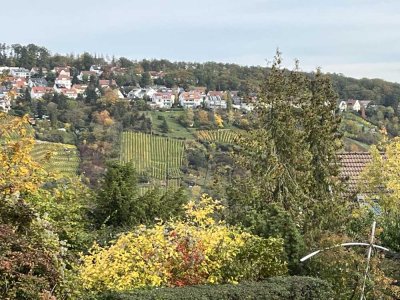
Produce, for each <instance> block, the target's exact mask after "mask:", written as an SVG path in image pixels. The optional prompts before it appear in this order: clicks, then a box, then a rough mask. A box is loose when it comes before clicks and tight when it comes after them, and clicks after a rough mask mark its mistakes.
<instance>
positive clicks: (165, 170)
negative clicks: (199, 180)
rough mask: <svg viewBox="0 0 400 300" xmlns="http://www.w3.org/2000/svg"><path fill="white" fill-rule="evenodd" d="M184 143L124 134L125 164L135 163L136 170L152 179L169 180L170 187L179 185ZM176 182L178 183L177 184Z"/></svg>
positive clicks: (142, 134)
mask: <svg viewBox="0 0 400 300" xmlns="http://www.w3.org/2000/svg"><path fill="white" fill-rule="evenodd" d="M184 146H185V144H184V142H183V141H180V140H175V139H170V138H165V137H159V136H154V135H150V134H145V133H138V132H124V133H122V140H121V156H120V160H121V162H123V163H128V162H133V164H134V166H135V168H136V170H137V171H138V172H141V173H146V174H147V175H149V176H150V177H152V178H155V179H159V180H162V181H164V182H166V181H167V179H168V185H169V186H174V185H179V178H180V177H181V171H180V167H181V166H182V162H183V154H184ZM175 181H176V182H175Z"/></svg>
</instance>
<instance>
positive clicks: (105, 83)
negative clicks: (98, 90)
mask: <svg viewBox="0 0 400 300" xmlns="http://www.w3.org/2000/svg"><path fill="white" fill-rule="evenodd" d="M99 84H100V85H110V80H108V79H100V80H99ZM116 84H117V83H116V82H115V80H114V79H113V80H112V81H111V85H116Z"/></svg>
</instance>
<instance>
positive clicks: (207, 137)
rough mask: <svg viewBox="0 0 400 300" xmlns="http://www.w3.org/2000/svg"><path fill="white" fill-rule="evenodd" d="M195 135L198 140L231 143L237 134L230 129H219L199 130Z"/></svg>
mask: <svg viewBox="0 0 400 300" xmlns="http://www.w3.org/2000/svg"><path fill="white" fill-rule="evenodd" d="M196 136H197V138H198V139H199V140H200V141H207V142H217V143H225V144H232V143H234V142H235V139H236V138H237V136H238V134H237V132H236V131H234V130H231V129H219V130H199V131H197V132H196Z"/></svg>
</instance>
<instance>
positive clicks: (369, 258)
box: [360, 221, 376, 300]
mask: <svg viewBox="0 0 400 300" xmlns="http://www.w3.org/2000/svg"><path fill="white" fill-rule="evenodd" d="M375 227H376V222H375V221H374V222H373V223H372V231H371V241H370V243H369V247H368V257H367V266H366V268H365V273H364V281H363V286H362V290H361V298H360V300H364V299H365V296H364V292H365V285H366V283H367V277H368V271H369V263H370V261H371V255H372V248H373V244H374V238H375Z"/></svg>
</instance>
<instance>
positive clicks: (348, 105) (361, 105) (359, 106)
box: [339, 99, 371, 112]
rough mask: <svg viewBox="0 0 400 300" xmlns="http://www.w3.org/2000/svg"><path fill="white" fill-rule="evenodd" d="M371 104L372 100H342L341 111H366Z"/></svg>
mask: <svg viewBox="0 0 400 300" xmlns="http://www.w3.org/2000/svg"><path fill="white" fill-rule="evenodd" d="M370 104H371V100H356V99H348V100H342V101H340V103H339V110H340V111H357V112H361V111H365V109H367V107H368V106H369V105H370Z"/></svg>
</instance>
